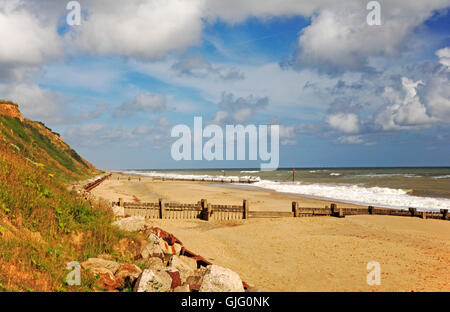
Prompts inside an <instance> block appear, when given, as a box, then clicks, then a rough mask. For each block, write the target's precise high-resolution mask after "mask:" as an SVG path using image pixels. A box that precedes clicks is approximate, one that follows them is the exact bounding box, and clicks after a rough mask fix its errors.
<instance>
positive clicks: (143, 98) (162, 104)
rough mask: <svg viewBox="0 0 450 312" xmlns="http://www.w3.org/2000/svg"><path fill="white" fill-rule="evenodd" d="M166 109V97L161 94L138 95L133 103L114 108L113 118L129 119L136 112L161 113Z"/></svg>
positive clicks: (125, 103)
mask: <svg viewBox="0 0 450 312" xmlns="http://www.w3.org/2000/svg"><path fill="white" fill-rule="evenodd" d="M165 109H166V97H165V96H164V95H161V94H152V93H147V92H144V93H140V94H138V95H137V96H136V98H135V99H134V100H133V101H128V102H124V103H123V104H122V105H120V106H119V107H117V108H116V110H115V112H114V117H129V116H132V115H133V114H134V113H137V112H148V111H150V112H162V111H164V110H165Z"/></svg>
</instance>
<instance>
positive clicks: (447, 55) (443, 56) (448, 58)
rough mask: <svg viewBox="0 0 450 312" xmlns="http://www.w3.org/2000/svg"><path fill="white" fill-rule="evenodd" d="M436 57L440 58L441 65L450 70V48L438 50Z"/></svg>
mask: <svg viewBox="0 0 450 312" xmlns="http://www.w3.org/2000/svg"><path fill="white" fill-rule="evenodd" d="M436 55H437V56H438V57H439V63H441V64H442V65H444V66H446V67H447V68H448V69H450V48H449V47H446V48H443V49H440V50H437V51H436Z"/></svg>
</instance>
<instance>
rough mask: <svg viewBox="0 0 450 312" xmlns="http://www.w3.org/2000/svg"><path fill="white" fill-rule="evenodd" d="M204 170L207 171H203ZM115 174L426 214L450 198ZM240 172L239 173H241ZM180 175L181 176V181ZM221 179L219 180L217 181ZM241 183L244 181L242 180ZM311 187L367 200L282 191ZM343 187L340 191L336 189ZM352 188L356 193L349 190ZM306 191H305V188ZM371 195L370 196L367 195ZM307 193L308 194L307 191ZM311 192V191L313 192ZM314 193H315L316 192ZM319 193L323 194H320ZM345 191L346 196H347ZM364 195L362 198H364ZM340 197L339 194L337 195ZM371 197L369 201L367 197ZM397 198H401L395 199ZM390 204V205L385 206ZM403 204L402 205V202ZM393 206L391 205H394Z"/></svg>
mask: <svg viewBox="0 0 450 312" xmlns="http://www.w3.org/2000/svg"><path fill="white" fill-rule="evenodd" d="M205 171H208V170H205ZM113 172H114V173H115V174H123V175H126V176H132V177H133V176H134V177H142V178H153V179H162V180H163V181H164V180H165V179H166V180H168V181H180V182H183V181H184V182H202V183H209V185H210V186H217V187H221V186H223V187H226V188H240V189H249V190H254V191H260V192H265V191H269V192H275V193H278V194H283V195H286V196H290V197H297V198H303V199H305V198H307V199H314V200H319V201H323V202H335V203H341V204H346V205H354V206H358V207H367V206H374V207H377V208H389V209H399V210H401V209H409V208H416V209H417V211H430V212H439V211H440V209H448V207H449V206H450V198H445V197H430V196H417V195H412V194H409V193H410V191H411V189H402V188H401V189H399V188H391V187H384V186H361V185H359V184H352V183H337V182H336V183H334V184H333V183H331V184H330V183H322V182H311V183H301V182H299V181H296V182H297V184H288V183H286V184H283V182H280V181H275V180H265V179H261V180H259V181H258V182H256V183H255V182H248V183H247V182H238V181H234V180H233V181H232V182H230V181H225V182H224V181H223V179H224V178H228V179H238V178H248V179H249V180H250V179H253V178H258V179H259V177H254V176H253V177H248V176H235V175H231V176H226V177H225V176H220V175H217V176H214V175H208V174H206V175H198V174H188V175H179V174H176V173H168V174H159V173H158V172H153V171H152V172H142V173H139V172H138V171H136V170H130V171H129V172H128V171H126V170H125V171H113ZM241 173H242V171H241ZM182 176H185V178H183V177H182ZM220 180H222V181H220ZM244 180H245V179H244ZM261 183H263V184H264V183H265V184H267V185H263V186H262V185H260V184H261ZM311 186H315V187H316V188H317V189H322V187H323V188H329V190H328V191H330V192H332V193H334V195H336V194H345V195H344V196H343V197H355V196H356V195H355V192H360V193H361V194H362V195H361V196H364V194H365V193H367V195H368V196H369V197H368V198H362V199H361V200H359V199H352V198H339V197H336V196H326V195H325V196H324V195H315V194H305V193H301V192H296V191H290V190H283V189H285V188H288V189H289V188H291V189H293V188H296V187H297V188H298V187H300V188H301V187H303V188H305V187H306V188H308V187H311ZM339 188H344V189H339ZM353 188H356V189H357V190H355V189H353ZM359 188H360V189H359ZM307 190H308V189H307ZM378 190H381V191H382V192H380V194H378ZM369 191H370V192H375V193H370V192H369ZM310 192H311V191H310ZM313 192H314V191H313ZM316 192H317V190H316ZM322 192H323V191H322ZM347 192H349V193H347ZM367 195H366V196H367ZM341 196H342V195H341ZM379 196H385V197H386V198H385V199H384V200H385V201H386V203H383V202H382V200H379V199H378V197H379ZM371 197H372V201H371V200H370V198H371ZM399 198H401V199H399ZM389 201H391V202H392V203H389ZM402 201H403V202H402ZM394 203H395V204H394Z"/></svg>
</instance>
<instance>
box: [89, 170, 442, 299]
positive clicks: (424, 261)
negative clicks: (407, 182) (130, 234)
mask: <svg viewBox="0 0 450 312" xmlns="http://www.w3.org/2000/svg"><path fill="white" fill-rule="evenodd" d="M93 193H94V194H95V195H97V196H102V197H104V198H107V199H108V200H117V198H118V197H119V195H120V196H121V197H124V198H125V200H127V201H128V200H132V198H133V195H134V196H136V197H138V198H139V199H140V200H142V201H147V200H155V199H157V198H158V197H164V198H165V199H168V200H176V201H180V202H196V201H197V200H198V199H200V198H207V199H208V200H209V201H210V202H218V203H220V202H221V201H223V203H234V202H236V204H237V203H240V202H241V200H242V198H247V199H249V200H250V207H253V208H254V209H255V210H285V211H289V209H290V202H291V201H292V197H290V196H286V195H282V194H276V193H273V192H257V191H247V190H236V189H230V188H223V187H209V186H206V185H204V184H199V183H191V182H164V183H161V182H150V179H149V180H145V179H142V180H141V181H140V182H139V181H130V182H129V181H127V180H120V181H117V179H116V180H115V179H114V178H113V179H111V180H108V181H107V182H105V183H103V184H102V185H101V186H99V187H98V188H96V189H95V190H94V192H93ZM201 195H203V196H201ZM294 198H295V197H294ZM295 199H297V200H299V199H298V198H295ZM299 201H300V202H301V203H304V204H305V205H308V206H310V205H317V207H323V205H324V204H325V203H324V202H321V201H317V200H310V199H300V200H299ZM345 206H348V205H347V204H346V205H345ZM151 223H152V224H154V225H156V226H161V227H162V228H164V229H165V230H167V231H169V232H171V233H173V234H174V235H175V236H177V237H178V238H179V239H181V240H182V241H183V243H184V244H185V246H186V247H187V248H188V249H190V250H192V251H194V252H196V253H198V254H200V255H202V256H204V257H205V258H207V259H209V260H211V261H212V262H214V263H216V264H219V265H222V266H225V267H229V268H231V269H232V270H234V271H236V272H238V273H239V275H240V276H241V277H242V279H243V280H245V281H247V282H249V283H251V284H254V285H256V286H257V287H260V288H262V289H264V290H268V291H450V222H448V221H441V220H422V219H418V218H407V217H393V216H348V217H346V218H345V219H337V218H331V217H316V218H297V219H294V218H280V219H250V220H246V221H234V222H230V221H222V222H217V221H210V222H205V221H201V220H152V221H151ZM369 261H377V262H379V263H380V265H381V285H380V286H369V285H367V283H366V275H367V272H368V271H367V270H366V265H367V263H368V262H369Z"/></svg>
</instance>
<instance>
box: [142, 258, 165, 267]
mask: <svg viewBox="0 0 450 312" xmlns="http://www.w3.org/2000/svg"><path fill="white" fill-rule="evenodd" d="M146 264H147V265H148V267H149V268H150V269H152V270H153V269H156V270H162V269H164V268H165V266H164V262H163V261H162V259H161V258H159V257H151V258H148V259H147V261H146Z"/></svg>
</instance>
